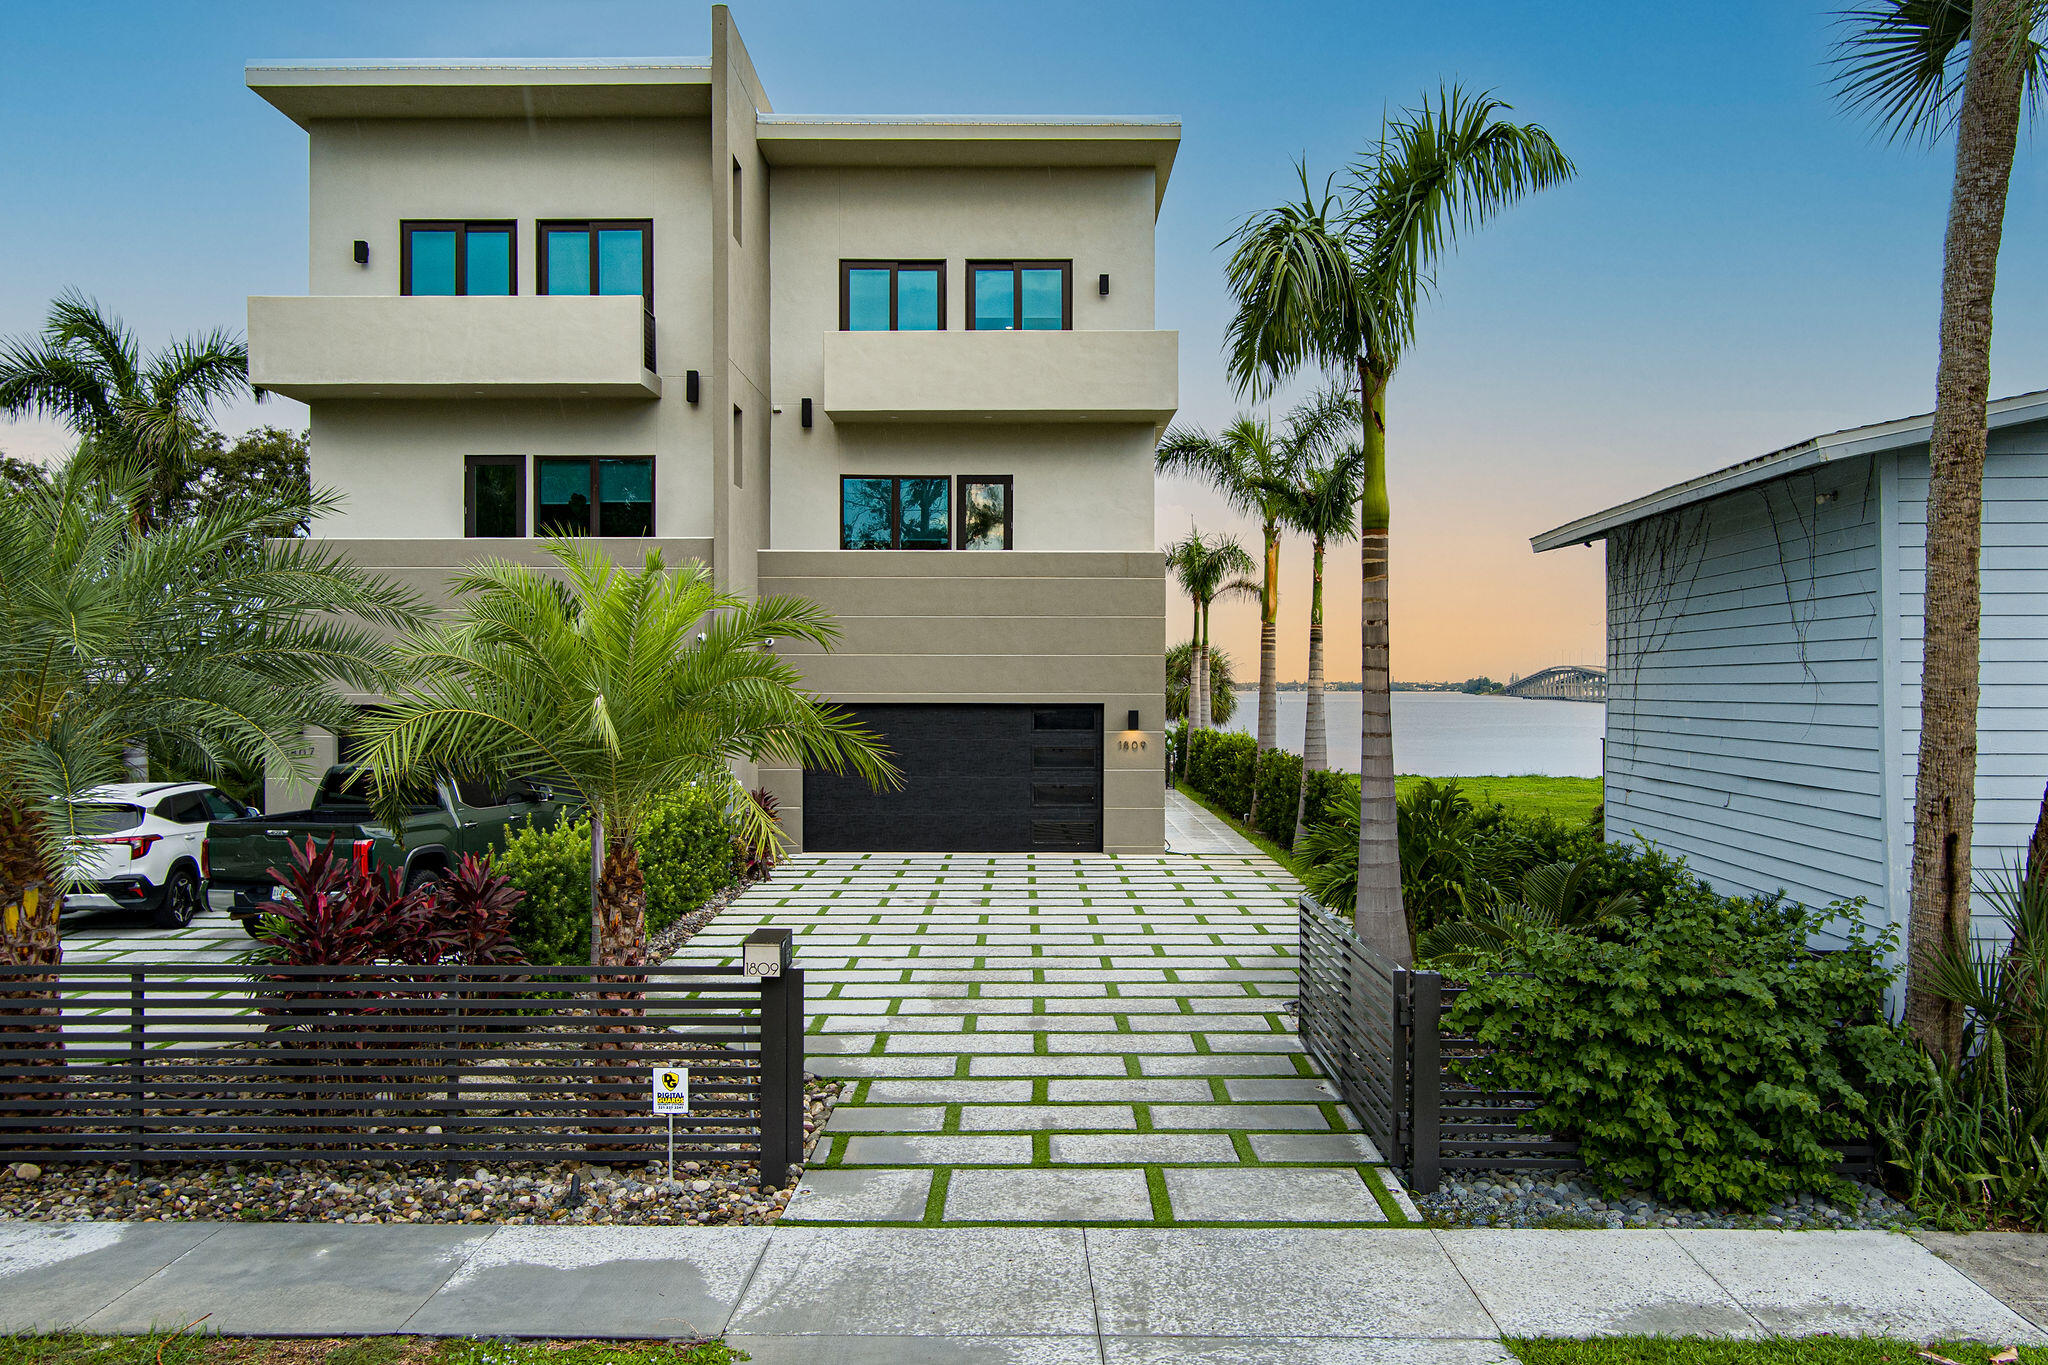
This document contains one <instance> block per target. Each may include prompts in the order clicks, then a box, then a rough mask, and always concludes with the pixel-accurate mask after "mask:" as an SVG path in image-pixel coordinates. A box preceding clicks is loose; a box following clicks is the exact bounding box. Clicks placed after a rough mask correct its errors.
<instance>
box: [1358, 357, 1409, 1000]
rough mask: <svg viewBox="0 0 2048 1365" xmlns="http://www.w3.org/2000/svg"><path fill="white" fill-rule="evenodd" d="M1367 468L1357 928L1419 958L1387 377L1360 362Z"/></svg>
mask: <svg viewBox="0 0 2048 1365" xmlns="http://www.w3.org/2000/svg"><path fill="white" fill-rule="evenodd" d="M1358 381H1359V387H1360V390H1361V396H1362V397H1363V399H1364V404H1363V406H1364V409H1365V418H1364V422H1363V424H1362V425H1363V428H1364V432H1363V434H1364V449H1365V469H1364V471H1363V477H1362V479H1361V482H1360V487H1361V488H1362V489H1363V493H1362V494H1361V496H1360V498H1359V530H1360V535H1359V541H1360V552H1359V553H1360V568H1361V571H1362V574H1363V581H1362V582H1361V583H1360V585H1359V618H1360V619H1359V625H1360V635H1361V639H1360V644H1359V675H1358V676H1359V691H1360V693H1361V700H1362V703H1363V710H1364V716H1363V721H1364V723H1363V725H1362V727H1361V729H1360V733H1359V753H1358V909H1357V911H1356V914H1355V923H1356V924H1357V926H1358V935H1359V937H1360V938H1362V939H1364V940H1365V942H1366V944H1367V945H1368V946H1369V947H1371V948H1372V949H1374V950H1375V951H1376V952H1378V953H1379V954H1380V955H1381V956H1382V957H1384V958H1386V959H1387V960H1388V961H1389V962H1392V963H1393V964H1394V965H1396V966H1399V967H1406V966H1408V965H1410V964H1411V963H1412V962H1413V961H1414V960H1415V951H1414V943H1413V940H1412V937H1411V935H1410V934H1409V932H1408V916H1407V913H1406V911H1404V910H1403V909H1402V906H1401V845H1400V841H1399V838H1398V831H1397V830H1396V827H1395V823H1394V822H1395V819H1396V815H1395V810H1394V712H1393V690H1392V687H1391V682H1392V677H1393V675H1392V673H1391V672H1390V671H1389V665H1390V655H1389V639H1388V631H1387V622H1388V607H1387V521H1388V507H1387V416H1386V414H1387V376H1386V375H1385V374H1384V373H1381V372H1380V371H1378V370H1377V369H1376V368H1375V367H1374V366H1373V365H1372V364H1371V363H1370V362H1369V361H1368V360H1367V359H1366V358H1365V357H1363V356H1361V357H1360V358H1359V361H1358Z"/></svg>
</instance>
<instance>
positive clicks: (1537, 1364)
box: [1508, 1337, 2048, 1365]
mask: <svg viewBox="0 0 2048 1365" xmlns="http://www.w3.org/2000/svg"><path fill="white" fill-rule="evenodd" d="M1508 1348H1509V1349H1510V1350H1512V1351H1513V1352H1514V1353H1515V1358H1516V1359H1518V1360H1521V1361H1525V1362H1527V1365H1795V1362H1796V1365H1877V1363H1878V1362H1880V1361H1890V1362H1895V1363H1896V1365H1924V1362H1927V1361H1930V1360H1935V1361H1939V1360H1950V1361H1954V1362H1956V1365H1986V1362H1988V1361H1991V1360H1994V1359H1995V1360H1999V1361H2001V1362H2009V1361H2018V1362H2020V1365H2043V1363H2044V1362H2048V1349H2043V1348H2041V1347H2038V1346H2022V1347H2018V1348H2016V1349H2017V1351H2018V1354H2017V1355H2014V1354H2009V1353H2008V1354H2000V1353H2001V1352H2007V1351H2009V1350H2010V1349H2013V1348H2007V1347H2001V1346H1984V1345H1980V1344H1977V1343H1975V1342H1945V1343H1938V1344H1936V1345H1933V1346H1921V1345H1919V1344H1917V1343H1914V1342H1909V1341H1893V1340H1889V1339H1884V1340H1880V1339H1878V1338H1876V1337H1774V1338H1771V1339H1770V1340H1766V1341H1711V1340H1704V1339H1701V1338H1697V1337H1690V1338H1671V1337H1609V1338H1605V1339H1603V1340H1596V1341H1552V1340H1530V1339H1526V1338H1525V1339H1522V1340H1511V1341H1509V1342H1508Z"/></svg>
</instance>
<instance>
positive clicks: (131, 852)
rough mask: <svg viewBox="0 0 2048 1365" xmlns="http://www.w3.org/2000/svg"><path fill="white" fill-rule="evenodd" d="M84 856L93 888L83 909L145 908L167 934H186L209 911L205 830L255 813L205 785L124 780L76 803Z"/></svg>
mask: <svg viewBox="0 0 2048 1365" xmlns="http://www.w3.org/2000/svg"><path fill="white" fill-rule="evenodd" d="M71 804H72V808H73V809H74V810H75V811H76V812H77V814H78V822H79V825H80V827H81V828H83V829H85V830H87V831H89V832H88V833H87V834H85V835H84V836H83V841H84V843H85V844H86V856H85V860H84V865H83V868H82V869H81V870H82V874H83V876H84V879H85V882H86V884H87V887H88V888H89V889H86V890H82V891H77V892H73V893H72V894H71V895H69V896H67V897H66V898H65V900H66V902H67V903H68V904H71V905H77V906H96V907H101V908H104V907H108V906H113V907H117V908H120V909H133V910H146V911H148V912H149V913H150V915H151V917H152V918H154V919H155V921H156V923H157V924H158V925H160V926H162V927H164V928H166V929H182V928H184V927H185V926H186V925H187V924H190V923H191V922H192V917H193V916H194V915H196V914H198V913H199V911H200V910H201V909H202V908H203V907H204V906H205V905H206V903H207V897H206V825H207V822H208V821H209V820H240V819H242V818H244V817H245V816H248V815H250V814H253V813H254V812H252V811H250V810H249V809H248V808H247V807H245V806H243V805H242V804H241V803H240V802H239V801H236V800H235V799H234V798H233V797H231V796H228V795H227V794H226V793H224V792H222V791H220V790H219V789H218V788H215V787H209V786H207V785H206V784H205V783H203V782H119V783H111V784H109V785H107V786H104V787H94V788H93V789H92V790H91V791H88V792H86V793H84V794H83V795H81V796H78V797H75V798H73V800H72V803H71Z"/></svg>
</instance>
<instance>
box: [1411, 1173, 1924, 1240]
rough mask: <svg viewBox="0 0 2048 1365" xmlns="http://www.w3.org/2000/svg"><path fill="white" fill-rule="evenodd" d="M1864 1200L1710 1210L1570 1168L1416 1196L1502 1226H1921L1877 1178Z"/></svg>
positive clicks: (1459, 1222) (1452, 1218)
mask: <svg viewBox="0 0 2048 1365" xmlns="http://www.w3.org/2000/svg"><path fill="white" fill-rule="evenodd" d="M1854 1188H1855V1190H1856V1195H1857V1202H1856V1204H1855V1206H1854V1207H1853V1208H1843V1207H1841V1206H1839V1205H1836V1204H1832V1203H1830V1202H1828V1201H1827V1200H1825V1199H1818V1198H1815V1197H1814V1196H1813V1195H1810V1194H1802V1195H1800V1196H1799V1197H1798V1198H1796V1199H1789V1200H1786V1201H1785V1202H1784V1203H1782V1204H1774V1205H1772V1206H1771V1207H1770V1208H1768V1209H1765V1210H1764V1211H1763V1212H1762V1213H1742V1212H1738V1211H1736V1210H1733V1209H1713V1210H1709V1211H1707V1212H1705V1213H1702V1212H1700V1211H1699V1210H1697V1209H1688V1208H1684V1207H1681V1206H1678V1205H1672V1204H1665V1203H1662V1202H1660V1201H1658V1200H1656V1199H1653V1198H1651V1197H1649V1196H1648V1195H1645V1194H1641V1193H1639V1192H1631V1193H1630V1194H1629V1195H1628V1196H1627V1197H1624V1198H1621V1199H1609V1198H1607V1197H1606V1196H1605V1195H1603V1194H1601V1193H1600V1191H1599V1190H1597V1189H1595V1188H1593V1186H1592V1185H1590V1184H1587V1183H1581V1182H1580V1181H1579V1180H1576V1179H1573V1178H1572V1177H1570V1176H1568V1175H1566V1176H1562V1177H1560V1178H1555V1179H1545V1178H1542V1177H1539V1176H1527V1175H1517V1174H1515V1173H1514V1172H1511V1171H1493V1172H1488V1171H1475V1172H1471V1173H1468V1174H1464V1175H1461V1176H1460V1177H1458V1178H1455V1179H1447V1180H1445V1181H1444V1182H1443V1184H1442V1185H1440V1186H1438V1187H1437V1189H1436V1191H1435V1192H1434V1193H1432V1194H1423V1195H1417V1196H1415V1206H1416V1207H1417V1208H1418V1209H1420V1210H1421V1211H1422V1216H1423V1218H1424V1220H1425V1221H1427V1222H1429V1223H1431V1224H1434V1225H1437V1226H1442V1227H1479V1228H1485V1227H1494V1228H1785V1229H1807V1230H1826V1229H1843V1228H1853V1229H1863V1230H1871V1229H1876V1230H1882V1231H1886V1232H1907V1231H1911V1230H1913V1229H1915V1228H1917V1227H1919V1226H1920V1222H1919V1220H1918V1218H1916V1217H1915V1215H1914V1213H1913V1211H1912V1210H1911V1209H1909V1208H1907V1207H1906V1206H1905V1205H1904V1204H1901V1203H1899V1202H1898V1201H1897V1200H1896V1199H1893V1198H1892V1197H1891V1196H1890V1195H1888V1194H1886V1193H1885V1192H1884V1191H1882V1190H1880V1189H1877V1188H1876V1187H1875V1186H1871V1185H1866V1184H1862V1183H1858V1184H1856V1185H1855V1187H1854Z"/></svg>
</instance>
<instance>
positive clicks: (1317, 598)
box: [1284, 446, 1365, 846]
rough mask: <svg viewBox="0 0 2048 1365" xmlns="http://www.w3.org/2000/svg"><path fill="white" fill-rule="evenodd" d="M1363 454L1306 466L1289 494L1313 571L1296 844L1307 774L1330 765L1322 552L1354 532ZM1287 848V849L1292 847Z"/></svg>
mask: <svg viewBox="0 0 2048 1365" xmlns="http://www.w3.org/2000/svg"><path fill="white" fill-rule="evenodd" d="M1364 468H1365V451H1364V450H1363V449H1362V448H1361V447H1359V446H1348V447H1346V448H1345V449H1343V450H1340V451H1335V452H1332V453H1330V454H1329V456H1328V458H1326V459H1323V460H1321V461H1318V462H1315V463H1312V464H1310V465H1309V466H1308V467H1307V468H1306V469H1305V470H1303V471H1302V476H1301V480H1300V482H1298V483H1297V484H1295V485H1294V487H1293V488H1292V489H1291V490H1289V496H1288V501H1287V506H1286V509H1285V513H1284V515H1285V517H1286V520H1287V525H1288V527H1289V529H1291V530H1295V531H1299V532H1300V533H1301V534H1303V535H1305V536H1307V537H1308V538H1309V546H1310V554H1311V556H1312V559H1311V566H1312V567H1311V569H1310V587H1309V599H1308V696H1307V698H1306V705H1305V708H1304V714H1303V717H1302V732H1301V792H1300V794H1299V795H1298V796H1297V797H1296V798H1295V802H1294V843H1296V844H1298V843H1300V842H1301V840H1302V836H1303V835H1304V834H1306V833H1307V831H1306V830H1305V829H1304V828H1303V827H1302V817H1303V816H1304V815H1306V814H1307V813H1308V812H1307V805H1308V775H1309V774H1310V773H1312V772H1322V771H1323V770H1324V769H1326V768H1328V767H1329V766H1330V734H1329V725H1328V723H1327V721H1326V719H1325V717H1324V715H1323V553H1324V551H1325V550H1326V549H1327V548H1328V546H1329V543H1330V542H1331V541H1333V540H1347V539H1349V538H1350V537H1351V536H1353V535H1355V534H1356V533H1357V526H1358V479H1359V475H1360V473H1361V472H1362V471H1363V470H1364ZM1290 846H1291V845H1290Z"/></svg>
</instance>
